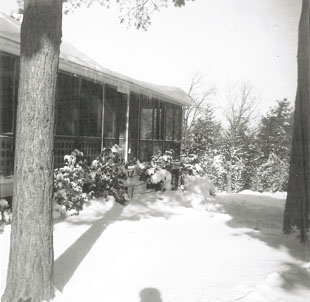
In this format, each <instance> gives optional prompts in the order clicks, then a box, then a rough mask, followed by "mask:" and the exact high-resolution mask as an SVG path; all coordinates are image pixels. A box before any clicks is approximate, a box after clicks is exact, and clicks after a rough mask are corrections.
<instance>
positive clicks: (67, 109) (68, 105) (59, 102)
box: [56, 73, 80, 136]
mask: <svg viewBox="0 0 310 302" xmlns="http://www.w3.org/2000/svg"><path fill="white" fill-rule="evenodd" d="M79 106H80V103H79V79H78V78H76V77H74V76H70V75H66V74H62V73H60V74H58V80H57V97H56V108H57V113H56V134H58V135H68V136H75V135H77V131H78V129H77V127H78V120H79Z"/></svg>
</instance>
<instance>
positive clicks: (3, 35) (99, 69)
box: [0, 12, 191, 106]
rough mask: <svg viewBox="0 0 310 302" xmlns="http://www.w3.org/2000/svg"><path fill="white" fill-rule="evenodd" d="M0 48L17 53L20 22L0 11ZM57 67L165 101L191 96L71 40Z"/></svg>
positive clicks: (62, 50) (63, 48) (180, 100)
mask: <svg viewBox="0 0 310 302" xmlns="http://www.w3.org/2000/svg"><path fill="white" fill-rule="evenodd" d="M0 50H2V51H5V52H8V53H11V54H14V55H17V56H19V54H20V23H19V22H17V21H16V20H14V19H13V18H11V17H9V16H8V15H6V14H4V13H2V12H0ZM59 69H60V70H61V71H65V72H70V73H72V74H75V75H80V76H83V77H86V78H88V79H91V80H94V81H97V82H102V83H107V84H110V85H113V86H116V87H117V89H118V91H120V92H124V93H129V91H133V92H136V93H140V94H144V95H147V96H150V97H154V98H159V99H162V100H164V101H167V102H170V103H174V104H178V105H182V106H187V105H189V104H190V103H191V101H190V98H189V97H188V96H187V94H186V93H185V92H184V91H183V90H182V89H180V88H177V87H171V86H161V85H155V84H151V83H146V82H143V81H139V80H136V79H133V78H131V77H128V76H125V75H123V74H120V73H118V72H115V71H112V70H110V69H107V68H105V67H103V66H101V65H100V64H98V63H97V62H95V61H94V60H93V59H91V58H89V57H88V56H87V55H86V54H84V53H82V52H81V51H79V50H78V49H76V48H75V47H73V46H72V45H71V44H69V43H67V42H62V44H61V46H60V60H59Z"/></svg>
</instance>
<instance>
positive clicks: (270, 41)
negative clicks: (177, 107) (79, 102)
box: [0, 0, 301, 113]
mask: <svg viewBox="0 0 310 302" xmlns="http://www.w3.org/2000/svg"><path fill="white" fill-rule="evenodd" d="M14 6H15V1H14V0H0V10H4V11H6V12H10V11H11V10H12V9H13V8H14ZM300 9H301V0H195V1H189V2H187V3H186V6H185V7H182V8H175V7H173V6H169V7H168V8H163V9H162V10H161V11H160V12H156V13H154V14H153V15H152V24H151V26H150V27H149V28H148V30H147V31H144V30H136V29H135V28H132V27H131V28H127V26H126V24H120V22H119V17H118V16H119V11H118V6H117V5H112V7H111V8H110V9H107V8H105V7H100V6H98V5H94V6H93V7H91V8H88V9H86V8H81V9H78V10H76V11H75V12H74V13H71V14H69V15H66V16H64V18H63V39H64V40H66V41H67V42H70V43H71V44H73V45H74V46H76V47H77V48H79V49H80V50H81V51H83V52H85V53H86V54H87V55H88V56H90V57H91V58H93V59H94V60H96V61H97V62H99V63H100V64H101V65H103V66H104V67H107V68H110V69H112V70H114V71H117V72H120V73H123V74H125V75H128V76H131V77H133V78H136V79H138V80H142V81H147V82H151V83H155V84H163V85H171V86H177V87H180V88H182V89H184V90H185V91H187V90H188V87H189V85H190V82H191V79H192V77H193V76H194V75H195V74H197V73H199V74H201V75H203V76H204V80H203V82H202V86H203V88H207V87H208V86H215V87H216V88H217V95H216V97H215V98H214V99H213V100H212V102H213V103H214V105H215V106H216V105H217V104H219V103H221V104H223V103H225V91H226V90H227V86H231V85H234V83H237V82H250V83H251V85H252V86H253V87H254V88H255V90H256V93H257V95H258V96H259V97H260V99H261V111H262V113H264V111H266V110H267V108H269V107H270V106H271V105H274V102H275V100H279V99H283V98H288V99H289V100H290V101H291V102H292V103H293V102H294V99H295V93H296V86H297V61H296V54H297V31H298V22H299V16H300Z"/></svg>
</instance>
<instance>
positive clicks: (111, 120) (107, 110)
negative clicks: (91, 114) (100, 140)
mask: <svg viewBox="0 0 310 302" xmlns="http://www.w3.org/2000/svg"><path fill="white" fill-rule="evenodd" d="M116 112H117V90H116V88H114V87H112V86H109V85H106V86H105V97H104V137H109V138H115V136H116Z"/></svg>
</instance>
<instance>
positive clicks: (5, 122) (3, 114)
mask: <svg viewBox="0 0 310 302" xmlns="http://www.w3.org/2000/svg"><path fill="white" fill-rule="evenodd" d="M14 69H15V59H14V58H13V57H9V56H5V55H1V56H0V133H3V134H4V133H12V132H13V108H14V101H15V100H14Z"/></svg>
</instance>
